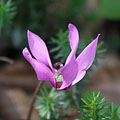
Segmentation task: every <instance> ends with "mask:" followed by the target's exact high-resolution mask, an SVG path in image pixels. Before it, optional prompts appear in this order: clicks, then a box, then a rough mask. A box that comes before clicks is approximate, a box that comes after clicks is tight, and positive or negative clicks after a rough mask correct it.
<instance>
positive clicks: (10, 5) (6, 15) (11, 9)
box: [0, 0, 16, 30]
mask: <svg viewBox="0 0 120 120" xmlns="http://www.w3.org/2000/svg"><path fill="white" fill-rule="evenodd" d="M15 14H16V7H15V4H14V2H12V0H8V1H7V2H5V0H1V1H0V30H1V29H2V28H3V27H6V26H7V25H10V24H11V23H12V19H13V17H14V16H15Z"/></svg>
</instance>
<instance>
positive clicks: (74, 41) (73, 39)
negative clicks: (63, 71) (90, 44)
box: [65, 24, 79, 64]
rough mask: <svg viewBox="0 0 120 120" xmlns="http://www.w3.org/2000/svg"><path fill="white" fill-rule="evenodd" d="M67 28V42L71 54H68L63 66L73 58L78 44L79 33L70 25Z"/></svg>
mask: <svg viewBox="0 0 120 120" xmlns="http://www.w3.org/2000/svg"><path fill="white" fill-rule="evenodd" d="M68 28H69V31H70V33H69V42H70V47H71V52H70V54H69V56H68V58H67V60H66V63H65V64H68V63H69V62H70V60H71V59H73V58H75V54H76V50H77V47H78V43H79V33H78V30H77V28H76V27H75V26H74V25H72V24H69V25H68Z"/></svg>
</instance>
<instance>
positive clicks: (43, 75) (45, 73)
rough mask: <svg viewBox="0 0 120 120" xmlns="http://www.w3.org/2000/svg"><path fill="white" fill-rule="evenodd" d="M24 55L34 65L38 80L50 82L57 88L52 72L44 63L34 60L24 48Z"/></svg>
mask: <svg viewBox="0 0 120 120" xmlns="http://www.w3.org/2000/svg"><path fill="white" fill-rule="evenodd" d="M23 55H24V57H25V58H26V60H27V61H28V62H29V63H30V64H31V65H32V67H33V69H34V70H35V72H36V75H37V78H38V80H45V81H48V82H50V83H51V84H52V85H53V86H54V87H56V82H55V79H54V75H53V73H52V71H51V70H50V69H49V68H48V67H47V66H46V65H45V64H44V63H42V62H39V61H38V60H36V59H34V58H32V56H31V55H30V53H29V51H28V49H27V48H24V50H23Z"/></svg>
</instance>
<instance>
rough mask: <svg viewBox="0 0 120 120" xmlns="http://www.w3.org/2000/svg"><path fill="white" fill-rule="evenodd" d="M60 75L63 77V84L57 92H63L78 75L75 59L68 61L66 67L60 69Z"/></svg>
mask: <svg viewBox="0 0 120 120" xmlns="http://www.w3.org/2000/svg"><path fill="white" fill-rule="evenodd" d="M60 72H61V75H62V76H63V83H62V85H61V87H60V88H57V90H63V89H65V88H67V87H69V86H70V85H71V84H72V81H73V80H74V79H75V78H76V75H77V73H78V64H77V61H76V60H75V59H73V60H72V61H70V62H69V63H68V64H67V65H65V66H64V67H62V68H61V69H60Z"/></svg>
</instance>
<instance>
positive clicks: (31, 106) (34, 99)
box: [27, 80, 44, 120]
mask: <svg viewBox="0 0 120 120" xmlns="http://www.w3.org/2000/svg"><path fill="white" fill-rule="evenodd" d="M43 83H44V81H43V80H40V81H39V83H38V85H37V87H36V89H35V91H34V94H33V98H32V102H31V105H30V109H29V112H28V115H27V120H30V118H31V115H32V111H33V105H34V103H35V101H36V95H37V94H38V92H39V90H40V87H41V86H42V85H43Z"/></svg>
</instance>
